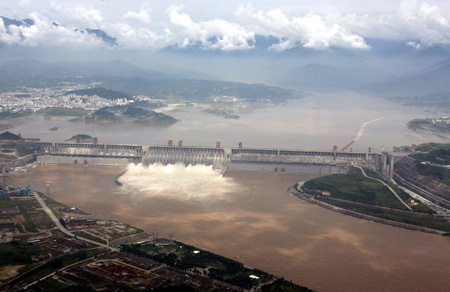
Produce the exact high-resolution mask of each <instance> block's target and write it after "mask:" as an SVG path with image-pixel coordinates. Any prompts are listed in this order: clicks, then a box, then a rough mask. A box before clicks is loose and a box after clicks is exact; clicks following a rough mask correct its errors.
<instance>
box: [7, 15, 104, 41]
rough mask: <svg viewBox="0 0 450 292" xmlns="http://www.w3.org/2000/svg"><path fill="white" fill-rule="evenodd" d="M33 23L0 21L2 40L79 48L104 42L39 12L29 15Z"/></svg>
mask: <svg viewBox="0 0 450 292" xmlns="http://www.w3.org/2000/svg"><path fill="white" fill-rule="evenodd" d="M29 18H31V19H32V20H33V21H34V24H33V25H30V26H27V25H19V26H16V25H9V26H8V27H5V25H4V23H3V21H1V22H0V41H1V42H3V43H6V44H9V45H15V44H17V45H23V46H30V47H36V46H39V45H46V46H71V47H79V48H89V47H103V46H104V43H103V42H102V40H100V39H99V38H98V37H96V36H94V35H92V34H88V33H87V32H85V31H83V30H76V29H75V28H73V27H63V26H55V25H53V24H52V21H51V20H49V19H48V18H46V17H44V16H42V15H40V14H38V13H31V14H30V15H29Z"/></svg>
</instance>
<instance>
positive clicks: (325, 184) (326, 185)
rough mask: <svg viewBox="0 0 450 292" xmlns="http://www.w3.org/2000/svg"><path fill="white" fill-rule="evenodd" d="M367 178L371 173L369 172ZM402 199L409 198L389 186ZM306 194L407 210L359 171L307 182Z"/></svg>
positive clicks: (382, 187)
mask: <svg viewBox="0 0 450 292" xmlns="http://www.w3.org/2000/svg"><path fill="white" fill-rule="evenodd" d="M368 175H369V176H370V175H371V173H370V172H369V174H368ZM391 187H393V188H394V190H395V191H396V192H397V194H399V195H400V197H401V198H402V199H407V198H410V197H409V195H408V194H407V193H405V192H403V191H402V190H400V189H398V188H396V187H395V186H391ZM303 189H304V190H305V191H306V192H307V193H312V192H313V193H312V194H316V195H322V192H329V193H330V194H331V197H332V198H336V199H341V200H348V201H353V202H359V203H364V204H369V205H376V206H381V207H387V208H393V209H399V210H408V209H407V208H406V207H405V206H404V205H403V204H402V203H401V202H400V201H399V200H397V198H396V197H395V196H394V195H393V194H392V193H391V192H390V191H389V189H388V188H387V187H386V186H384V185H383V184H382V183H380V182H378V181H375V180H372V179H368V178H365V177H364V176H363V175H362V174H361V171H360V170H359V169H356V168H352V169H351V170H350V173H349V174H334V175H330V176H323V177H319V178H316V179H313V180H310V181H307V182H306V183H305V184H304V185H303Z"/></svg>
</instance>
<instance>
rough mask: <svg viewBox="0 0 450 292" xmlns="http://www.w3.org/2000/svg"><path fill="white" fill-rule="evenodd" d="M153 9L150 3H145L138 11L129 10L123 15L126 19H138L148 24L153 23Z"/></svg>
mask: <svg viewBox="0 0 450 292" xmlns="http://www.w3.org/2000/svg"><path fill="white" fill-rule="evenodd" d="M150 13H151V9H150V5H149V4H148V3H143V4H142V5H141V8H140V10H139V11H138V12H134V11H127V12H126V13H125V14H124V15H123V17H124V18H125V19H135V20H138V21H140V22H143V23H146V24H150V23H151V20H152V18H151V16H150Z"/></svg>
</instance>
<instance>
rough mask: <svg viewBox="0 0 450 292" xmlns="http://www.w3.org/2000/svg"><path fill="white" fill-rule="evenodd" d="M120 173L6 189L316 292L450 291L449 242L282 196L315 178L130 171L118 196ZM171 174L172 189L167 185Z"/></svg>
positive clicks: (51, 169) (20, 178)
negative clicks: (29, 191) (32, 193)
mask: <svg viewBox="0 0 450 292" xmlns="http://www.w3.org/2000/svg"><path fill="white" fill-rule="evenodd" d="M120 171H121V169H120V168H113V167H84V166H40V167H37V168H35V169H32V170H30V171H28V172H27V173H25V174H20V175H15V176H13V179H12V182H13V183H14V184H16V185H28V184H31V187H32V188H33V189H35V190H40V191H42V192H44V193H45V191H46V188H45V184H44V181H46V180H49V181H51V182H52V185H51V187H50V189H51V196H52V197H53V198H55V199H56V200H58V201H60V202H62V203H65V204H68V205H71V206H76V207H79V208H80V209H82V210H84V211H87V212H92V213H93V214H94V216H96V217H98V218H109V219H115V220H118V221H122V222H125V223H128V224H131V225H134V226H136V227H140V228H143V229H144V230H146V231H149V232H159V236H168V233H172V234H174V236H175V239H177V240H180V241H183V242H186V243H188V244H192V245H196V246H198V247H200V248H203V249H208V250H210V251H213V252H216V253H219V254H221V255H224V256H227V257H229V258H232V259H235V260H237V261H240V262H242V263H244V264H245V265H247V266H250V267H254V268H258V269H262V270H265V271H267V272H269V273H273V274H275V275H278V276H283V277H285V278H286V279H289V280H292V281H294V282H296V283H298V284H301V285H305V286H308V287H309V288H311V289H314V290H318V291H448V287H449V286H450V279H449V277H448V275H450V264H449V263H450V239H449V238H445V237H442V236H437V235H431V234H426V233H421V232H418V231H410V230H404V229H400V228H395V227H391V226H386V225H382V224H378V223H373V222H370V221H365V220H360V219H356V218H352V217H348V216H345V215H342V214H338V213H334V212H332V211H329V210H326V209H323V208H320V207H318V206H315V205H311V204H309V203H306V202H303V201H302V200H300V199H298V198H295V197H293V196H291V195H289V194H288V193H286V189H287V187H288V186H290V185H292V184H294V183H295V182H298V181H305V180H308V179H311V178H313V177H314V176H313V175H307V174H301V175H298V174H295V175H294V174H271V173H237V172H236V173H227V175H226V177H225V178H217V175H214V174H211V171H212V170H208V169H206V170H205V169H200V168H199V169H189V170H183V169H170V170H167V169H154V170H152V171H149V170H145V169H133V170H131V171H130V172H128V173H127V174H126V175H125V176H124V177H123V178H121V181H122V182H123V183H124V186H122V187H119V186H116V185H115V183H114V177H115V175H116V174H118V173H119V172H120ZM169 171H172V172H174V176H175V177H176V181H178V182H179V183H176V184H174V183H173V181H170V179H169V178H168V179H166V178H164V175H166V174H167V173H168V172H169ZM186 171H187V173H186ZM167 175H168V176H170V174H167ZM147 178H148V179H149V180H148V181H147V180H146V179H147ZM203 178H205V179H203ZM202 179H203V180H202Z"/></svg>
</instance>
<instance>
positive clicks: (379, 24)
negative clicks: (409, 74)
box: [336, 0, 450, 46]
mask: <svg viewBox="0 0 450 292" xmlns="http://www.w3.org/2000/svg"><path fill="white" fill-rule="evenodd" d="M336 22H337V23H339V24H340V25H342V26H345V27H347V28H349V29H351V30H352V31H354V32H356V33H358V34H361V35H364V36H365V37H371V38H379V39H389V40H404V41H408V40H419V44H421V45H422V46H430V45H434V44H448V43H449V42H450V26H449V19H448V18H447V17H446V16H445V14H444V13H443V12H442V10H441V9H440V8H439V7H438V6H435V5H431V4H429V3H427V2H422V3H418V2H417V1H414V0H412V1H403V2H402V3H401V4H400V6H399V9H398V11H396V12H394V13H391V14H383V15H368V14H363V15H356V14H346V15H344V16H342V17H341V18H340V19H337V20H336Z"/></svg>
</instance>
